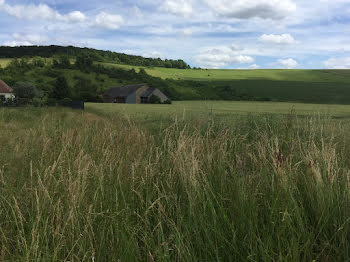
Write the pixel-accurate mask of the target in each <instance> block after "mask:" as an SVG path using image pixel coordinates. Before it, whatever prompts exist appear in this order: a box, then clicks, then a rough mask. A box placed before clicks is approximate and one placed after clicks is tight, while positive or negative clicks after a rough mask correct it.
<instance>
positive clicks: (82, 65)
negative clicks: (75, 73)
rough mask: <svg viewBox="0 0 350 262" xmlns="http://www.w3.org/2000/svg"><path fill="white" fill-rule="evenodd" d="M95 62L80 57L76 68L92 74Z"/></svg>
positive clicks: (76, 62) (82, 56) (85, 57)
mask: <svg viewBox="0 0 350 262" xmlns="http://www.w3.org/2000/svg"><path fill="white" fill-rule="evenodd" d="M93 62H94V61H93V60H92V59H91V58H90V57H88V56H84V55H79V56H78V57H77V60H76V61H75V66H76V68H77V69H79V70H80V71H82V72H90V70H91V67H92V65H93Z"/></svg>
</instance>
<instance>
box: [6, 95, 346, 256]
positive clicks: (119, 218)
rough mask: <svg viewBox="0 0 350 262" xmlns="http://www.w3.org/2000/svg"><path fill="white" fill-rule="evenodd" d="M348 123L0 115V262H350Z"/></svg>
mask: <svg viewBox="0 0 350 262" xmlns="http://www.w3.org/2000/svg"><path fill="white" fill-rule="evenodd" d="M348 116H349V107H347V106H328V105H305V104H281V103H240V102H232V103H226V102H179V103H175V104H174V105H170V106H167V105H163V106H156V105H154V106H152V105H115V104H87V106H86V111H85V112H81V111H72V110H69V109H62V108H34V107H23V108H0V190H1V196H0V261H296V262H297V261H298V262H299V261H349V259H350V238H349V237H350V216H349V214H350V205H349V203H350V181H349V176H350V172H349V170H350V161H349V156H350V136H349V133H350V120H349V118H348Z"/></svg>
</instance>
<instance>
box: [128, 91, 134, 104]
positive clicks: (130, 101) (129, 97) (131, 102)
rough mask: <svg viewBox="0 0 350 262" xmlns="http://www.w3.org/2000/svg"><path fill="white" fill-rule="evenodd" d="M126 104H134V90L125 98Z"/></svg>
mask: <svg viewBox="0 0 350 262" xmlns="http://www.w3.org/2000/svg"><path fill="white" fill-rule="evenodd" d="M125 103H126V104H136V92H134V93H132V94H131V95H129V96H128V97H126V100H125Z"/></svg>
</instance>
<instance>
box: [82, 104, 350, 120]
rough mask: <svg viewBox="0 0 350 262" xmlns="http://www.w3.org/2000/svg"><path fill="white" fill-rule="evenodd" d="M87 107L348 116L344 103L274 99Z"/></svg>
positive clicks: (151, 112) (143, 112)
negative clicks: (272, 100)
mask: <svg viewBox="0 0 350 262" xmlns="http://www.w3.org/2000/svg"><path fill="white" fill-rule="evenodd" d="M86 109H87V110H92V111H98V112H103V113H122V114H125V115H130V116H139V117H145V116H148V117H149V116H157V115H158V116H184V115H196V114H197V115H198V114H213V115H218V116H228V117H229V116H233V115H242V114H273V115H286V114H290V113H293V114H296V115H300V116H318V115H323V116H324V115H326V116H330V117H333V118H344V119H346V118H349V119H350V106H348V105H323V104H303V103H278V102H231V101H181V102H173V104H172V105H150V104H148V105H131V104H97V103H87V104H86Z"/></svg>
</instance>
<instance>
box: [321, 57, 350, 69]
mask: <svg viewBox="0 0 350 262" xmlns="http://www.w3.org/2000/svg"><path fill="white" fill-rule="evenodd" d="M323 65H324V67H325V68H327V69H350V57H339V58H330V59H328V60H327V61H324V62H323Z"/></svg>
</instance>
